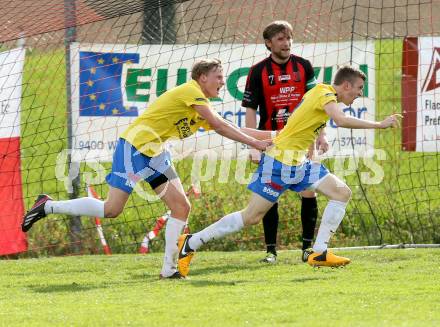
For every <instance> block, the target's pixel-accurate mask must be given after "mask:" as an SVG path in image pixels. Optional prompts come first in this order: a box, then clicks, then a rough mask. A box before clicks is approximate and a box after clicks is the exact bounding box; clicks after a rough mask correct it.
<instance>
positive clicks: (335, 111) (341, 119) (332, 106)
mask: <svg viewBox="0 0 440 327" xmlns="http://www.w3.org/2000/svg"><path fill="white" fill-rule="evenodd" d="M324 110H325V112H326V113H327V115H329V117H330V118H332V119H333V121H334V122H335V124H336V125H338V127H345V128H353V129H382V128H388V127H399V126H400V118H402V115H399V114H393V115H391V116H388V117H387V118H385V119H384V120H382V121H380V122H377V121H369V120H365V119H359V118H355V117H350V116H345V114H344V112H343V111H342V110H341V109H340V108H339V107H338V105H337V104H336V102H329V103H327V104H326V105H325V106H324Z"/></svg>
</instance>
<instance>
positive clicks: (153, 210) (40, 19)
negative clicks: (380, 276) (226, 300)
mask: <svg viewBox="0 0 440 327" xmlns="http://www.w3.org/2000/svg"><path fill="white" fill-rule="evenodd" d="M0 2H1V4H2V8H3V9H2V12H3V15H2V17H0V20H1V21H2V24H1V25H0V26H2V32H1V33H0V42H1V49H0V50H1V51H0V82H1V89H0V100H1V112H0V137H1V139H0V151H1V154H2V156H1V159H0V172H1V174H0V176H1V177H0V185H1V190H0V195H1V196H0V210H1V213H0V255H7V254H12V253H19V252H24V253H25V255H32V256H33V255H43V254H51V255H53V254H57V255H58V254H60V255H61V254H71V253H101V252H103V251H104V249H105V247H107V250H106V252H109V249H111V251H112V252H124V253H133V252H138V251H139V249H142V246H141V245H143V246H144V250H143V252H147V251H146V250H145V247H147V248H148V251H149V250H150V249H151V250H152V251H162V249H163V235H162V234H161V232H160V229H161V227H162V226H163V220H164V219H166V212H167V208H166V207H165V206H164V204H163V203H162V202H161V201H160V200H158V198H157V197H156V196H155V195H154V193H153V192H152V191H151V189H150V187H149V186H148V184H146V183H142V182H141V183H139V184H138V186H137V187H136V188H135V191H134V192H133V195H132V196H131V197H130V199H129V201H128V203H127V205H126V208H125V209H124V211H123V213H122V214H121V215H120V216H119V217H118V218H115V219H101V220H100V221H98V220H95V219H93V218H94V217H82V218H80V217H67V216H62V215H53V216H50V217H48V218H47V219H45V220H44V222H43V221H42V222H38V223H37V224H35V226H34V227H33V228H32V230H31V231H30V232H29V233H27V234H23V233H22V232H21V229H20V224H21V217H22V215H23V213H24V212H25V210H26V208H29V207H30V206H31V205H32V204H33V202H34V201H35V198H36V197H37V196H38V194H40V193H47V194H50V195H51V196H52V197H53V198H54V199H60V200H61V199H69V198H76V197H82V196H86V195H88V194H89V195H92V196H96V197H100V198H106V195H107V191H108V186H107V185H106V183H105V176H106V174H107V173H108V172H109V171H110V169H111V160H112V154H113V150H114V148H115V144H116V142H117V140H118V135H120V134H121V133H122V131H124V130H125V129H126V128H127V127H128V125H129V124H130V123H131V122H132V121H133V120H134V119H135V118H136V117H138V116H139V115H140V114H141V113H142V112H143V111H145V110H148V107H149V105H150V104H151V103H152V102H153V101H154V100H155V99H157V98H158V97H159V96H160V95H161V94H163V93H164V92H166V91H167V90H169V89H170V88H172V87H174V86H177V85H180V84H182V83H184V82H186V81H188V80H189V79H190V70H191V66H192V64H193V63H194V61H195V60H196V59H198V58H203V57H216V58H219V59H221V61H222V63H223V68H224V73H225V82H226V84H225V87H224V88H223V90H221V94H220V97H219V98H215V99H212V104H213V106H214V108H215V109H216V110H217V111H218V112H219V113H220V114H221V115H222V117H223V118H224V119H227V120H229V121H231V122H234V123H235V124H237V125H239V126H244V125H245V120H244V116H245V108H243V107H241V100H242V99H243V91H244V86H245V83H246V76H247V74H248V73H249V69H250V67H251V66H252V65H253V64H255V63H257V62H259V61H260V60H262V59H264V58H265V57H267V56H268V51H267V50H266V48H265V45H264V43H263V37H262V31H263V29H264V27H265V26H266V25H267V24H268V23H270V22H271V21H273V20H287V21H288V22H290V23H291V24H292V26H293V28H294V40H293V42H294V44H293V47H292V53H294V54H296V55H299V56H302V57H304V58H306V59H308V60H309V61H310V62H311V63H312V65H313V67H314V72H315V76H316V78H317V80H318V82H321V83H329V84H330V83H331V82H332V78H333V77H334V74H335V73H336V70H337V68H338V67H339V66H341V65H344V64H350V65H353V66H355V67H358V68H360V69H361V70H362V71H363V72H364V73H365V74H366V76H367V81H366V87H365V90H364V95H363V97H361V98H358V99H357V100H356V101H355V102H354V103H353V105H352V106H351V107H345V108H343V109H344V112H345V113H346V115H352V116H354V117H358V118H363V119H370V120H381V119H383V118H384V117H386V116H387V115H389V114H391V113H401V114H402V115H403V121H402V123H403V126H402V128H401V129H391V130H350V129H342V128H339V129H338V128H336V125H335V124H334V122H333V121H330V122H329V123H328V125H327V128H326V130H327V136H328V139H329V143H330V151H329V152H328V153H327V154H326V155H325V156H323V157H322V158H320V159H322V160H323V163H324V164H325V165H326V166H327V167H328V168H329V169H330V170H331V171H332V172H334V173H335V174H336V175H337V176H339V177H340V178H341V179H343V180H344V181H345V182H346V183H347V185H349V186H350V188H351V189H352V191H353V197H352V200H351V201H350V203H349V205H348V208H347V214H346V217H345V219H344V221H343V223H342V225H341V227H340V229H339V230H338V232H337V233H336V234H335V237H334V240H333V241H332V246H354V245H381V244H386V243H425V244H428V243H439V242H440V231H439V225H440V221H439V219H440V209H439V208H440V191H439V187H440V177H439V171H440V156H439V149H440V78H439V76H440V35H439V34H440V20H438V19H437V18H436V16H435V13H437V12H439V9H440V2H439V1H438V0H433V1H424V0H416V1H393V0H391V1H368V0H360V1H352V0H335V1H272V0H261V1H241V0H240V1H232V0H204V1H195V0H193V1H177V0H175V1H172V0H156V1H153V0H144V1H141V0H127V1H114V0H100V1H92V0H77V1H74V0H72V1H68V0H65V1H61V0H41V1H35V2H29V1H24V0H18V1H14V2H13V3H12V2H10V1H0ZM169 147H170V149H171V151H172V153H173V156H174V164H175V166H176V169H177V171H178V173H179V175H180V177H181V180H182V182H183V185H184V187H185V190H187V191H188V197H189V199H190V202H191V205H192V211H191V215H190V218H189V228H190V229H191V230H200V229H201V228H203V227H205V226H207V225H209V224H210V223H212V222H214V221H216V220H218V219H219V218H220V217H222V216H223V215H225V214H226V213H230V212H232V211H236V210H239V209H242V208H243V207H244V206H245V204H246V203H247V200H248V198H249V195H250V193H249V192H248V191H247V189H246V186H247V183H248V182H249V180H250V177H251V175H252V172H253V171H254V170H255V169H256V165H255V164H253V163H251V162H250V161H249V159H248V158H249V149H248V148H247V147H246V146H243V145H241V144H237V143H235V142H232V141H230V140H227V139H225V138H223V137H221V136H219V135H217V134H215V133H212V132H206V131H204V130H200V131H198V132H197V133H196V134H195V135H193V136H191V137H190V138H188V139H186V140H185V141H175V142H171V143H170V144H169ZM326 202H327V201H326V200H325V199H324V197H323V196H318V203H319V212H320V214H319V216H320V215H321V214H322V211H323V209H324V207H325V204H326ZM300 204H301V202H300V198H299V196H298V195H297V194H295V193H293V192H288V193H287V194H285V195H283V196H282V197H281V199H280V202H279V208H280V209H279V210H280V229H279V233H278V243H279V246H280V247H281V248H283V247H284V248H289V249H292V248H297V247H299V246H300V243H301V220H300ZM164 217H165V218H164ZM149 232H151V233H150V234H148V233H149ZM148 235H150V236H149V237H148ZM153 238H154V241H152V240H153ZM263 240H264V239H263V230H262V226H261V225H257V226H254V227H252V228H250V229H247V230H245V231H243V232H242V233H241V235H240V236H238V237H237V236H236V235H235V236H232V237H230V238H228V237H227V238H225V239H224V240H222V241H219V242H213V243H212V244H210V245H209V247H208V248H209V249H217V250H237V249H263V248H264V245H263ZM103 245H104V247H103ZM141 251H142V250H141Z"/></svg>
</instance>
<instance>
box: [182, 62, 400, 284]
mask: <svg viewBox="0 0 440 327" xmlns="http://www.w3.org/2000/svg"><path fill="white" fill-rule="evenodd" d="M365 79H366V77H365V75H364V73H362V72H361V71H360V70H358V69H355V68H352V67H350V66H345V67H342V68H340V69H339V70H338V72H337V73H336V76H335V79H334V83H333V86H330V85H325V84H318V85H317V86H315V87H314V88H313V89H311V90H310V91H308V92H307V93H306V94H305V95H304V97H303V99H302V102H301V103H300V104H299V106H298V108H297V109H296V110H295V111H294V113H293V114H292V115H291V116H290V117H289V119H288V121H287V124H286V126H285V127H284V128H283V129H282V130H281V132H280V134H279V135H278V136H277V137H276V138H275V139H274V146H273V147H272V148H271V149H269V150H268V151H267V152H266V153H265V154H264V155H263V156H262V158H261V160H260V163H259V167H258V168H257V171H256V172H255V174H254V175H253V178H252V181H251V183H250V184H249V186H248V188H249V189H250V190H251V191H252V192H253V193H252V196H251V199H250V201H249V204H248V206H247V207H246V208H245V209H243V210H241V211H237V212H234V213H231V214H229V215H226V216H225V217H223V218H221V219H220V220H219V221H217V222H215V223H214V224H212V225H210V226H208V227H207V228H205V229H204V230H202V231H200V232H198V233H195V234H183V235H181V236H180V237H179V243H178V247H179V261H178V269H179V271H180V274H181V275H182V276H186V275H187V274H188V272H189V264H190V262H191V259H192V257H193V255H194V251H196V250H197V249H198V248H199V247H200V246H201V245H202V244H205V243H207V242H209V241H210V240H213V239H218V238H221V237H223V236H225V235H227V234H230V233H233V232H237V231H239V230H241V229H242V228H243V227H244V226H248V225H254V224H257V223H259V222H260V221H261V219H262V218H263V217H264V215H265V214H266V212H267V211H268V210H269V209H270V208H271V207H272V206H273V204H274V203H275V202H276V201H277V200H278V197H279V196H280V195H281V194H282V193H284V191H286V190H288V189H290V190H293V191H295V192H301V191H303V190H305V189H312V190H316V191H318V192H319V193H321V194H323V195H324V196H326V197H327V198H328V199H329V201H328V204H327V206H326V208H325V210H324V213H323V216H322V220H321V225H320V227H319V230H318V235H317V237H316V241H315V243H314V245H313V251H311V252H309V255H308V258H307V262H308V263H309V264H310V265H312V266H332V267H334V266H342V265H346V264H348V263H350V259H347V258H344V257H339V256H336V255H334V254H333V253H331V252H330V251H328V250H327V245H328V242H329V240H330V237H331V235H332V234H333V233H334V232H335V231H336V229H337V228H338V226H339V224H340V223H341V221H342V218H343V217H344V215H345V208H346V206H347V202H348V201H349V200H350V197H351V190H350V188H349V187H348V186H347V185H346V184H345V183H344V182H343V181H341V180H340V179H338V178H337V177H336V176H335V175H333V174H331V173H330V172H329V171H328V170H327V168H325V167H324V166H323V165H322V164H320V163H317V162H312V161H310V160H308V159H306V154H307V152H308V149H309V147H310V146H311V145H312V144H313V143H314V142H315V140H316V138H317V137H318V135H319V133H320V132H321V130H322V129H323V128H325V126H326V123H327V121H328V120H329V119H330V118H332V119H333V120H334V122H335V123H336V124H337V125H338V126H339V127H346V128H362V129H367V128H388V127H397V126H399V117H401V116H400V115H398V114H394V115H391V116H389V117H387V118H386V119H385V120H383V121H381V122H375V121H367V120H363V119H358V118H354V117H350V116H345V114H344V113H343V111H342V109H341V108H340V107H339V106H338V102H342V103H344V104H346V105H350V104H352V103H353V101H354V100H355V99H356V98H357V97H359V96H361V95H362V91H363V87H364V82H365Z"/></svg>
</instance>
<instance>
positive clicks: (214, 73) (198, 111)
mask: <svg viewBox="0 0 440 327" xmlns="http://www.w3.org/2000/svg"><path fill="white" fill-rule="evenodd" d="M191 77H192V80H190V81H189V82H187V83H184V84H182V85H180V86H178V87H175V88H173V89H171V90H169V91H167V92H165V93H164V94H163V95H161V96H160V97H159V98H158V99H157V100H156V101H155V102H153V103H152V104H151V105H150V106H149V107H148V108H147V109H146V110H145V112H144V113H143V114H142V115H141V116H139V117H138V118H137V119H136V120H135V121H134V122H133V123H132V124H131V125H130V126H129V127H128V128H127V130H125V131H124V132H123V133H122V135H121V136H120V139H119V141H118V144H117V146H116V149H115V152H114V155H113V164H112V171H111V173H110V174H108V175H107V178H106V181H107V183H108V184H109V186H110V187H109V192H108V197H107V199H106V200H105V201H100V200H97V199H94V198H91V197H85V198H79V199H74V200H69V201H53V200H52V198H51V197H49V196H48V195H45V194H41V195H39V196H38V198H37V200H36V202H35V204H34V205H33V206H32V208H31V209H30V210H29V211H28V212H27V213H26V215H25V216H24V218H23V223H22V230H23V231H24V232H26V231H28V230H29V229H30V228H31V227H32V225H33V224H34V223H35V222H36V221H38V220H39V219H41V218H44V217H45V216H46V215H47V214H67V215H75V216H92V217H108V218H114V217H117V216H118V215H119V214H120V213H121V212H122V210H123V209H124V206H125V204H126V202H127V200H128V197H129V196H130V194H131V192H132V191H133V187H134V186H135V184H136V182H138V181H139V180H145V181H147V182H148V183H149V184H150V185H151V187H152V189H153V190H154V192H155V193H156V194H158V195H159V196H160V198H161V199H162V201H163V202H164V203H165V204H166V205H167V207H168V208H169V209H170V211H171V213H170V217H169V219H168V220H167V225H166V229H165V243H166V244H165V256H164V263H163V267H162V271H161V274H160V276H161V277H162V278H182V276H181V275H180V274H179V272H178V271H177V252H178V249H177V240H178V237H179V235H180V234H181V233H182V230H183V227H184V226H185V224H186V221H187V219H188V216H189V212H190V209H191V208H190V203H189V201H188V199H187V197H186V195H185V192H184V190H183V187H182V183H181V181H180V178H179V177H178V176H177V173H176V172H175V170H174V167H173V165H172V162H171V157H170V154H169V152H168V151H166V149H165V147H164V143H165V142H166V141H167V140H169V139H173V138H174V139H176V138H177V139H184V138H186V137H188V136H190V135H192V134H194V133H195V132H196V131H197V130H198V129H199V128H200V127H203V128H205V129H207V130H215V131H216V132H217V133H219V134H220V135H222V136H225V137H227V138H230V139H232V140H235V141H239V142H242V143H245V144H247V145H249V146H251V147H254V148H256V149H258V150H265V149H266V148H267V147H268V146H269V145H271V144H272V141H271V135H272V133H271V132H270V131H259V130H255V129H251V128H239V127H237V126H236V125H234V124H232V123H229V122H228V121H226V120H224V119H223V118H222V117H221V116H220V115H219V114H218V113H217V112H216V111H215V110H214V109H213V107H212V106H211V104H210V102H209V98H214V97H218V96H219V90H220V89H221V88H222V87H223V85H224V84H225V83H224V76H223V69H222V66H221V62H220V60H218V59H202V60H199V61H197V62H196V63H195V64H194V66H193V68H192V72H191Z"/></svg>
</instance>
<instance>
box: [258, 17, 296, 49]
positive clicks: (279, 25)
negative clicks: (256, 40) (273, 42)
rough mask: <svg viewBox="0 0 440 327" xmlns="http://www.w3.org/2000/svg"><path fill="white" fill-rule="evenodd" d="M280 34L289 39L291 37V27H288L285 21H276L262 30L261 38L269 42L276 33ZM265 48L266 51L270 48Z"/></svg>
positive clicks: (288, 24)
mask: <svg viewBox="0 0 440 327" xmlns="http://www.w3.org/2000/svg"><path fill="white" fill-rule="evenodd" d="M281 32H282V33H286V34H287V35H289V36H290V37H293V28H292V25H290V23H289V22H287V21H285V20H276V21H274V22H272V23H270V24H269V25H267V26H266V27H265V28H264V31H263V38H264V39H265V40H270V39H272V38H273V37H274V36H275V35H277V34H278V33H281ZM266 48H267V49H268V50H270V48H269V47H268V46H266Z"/></svg>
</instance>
